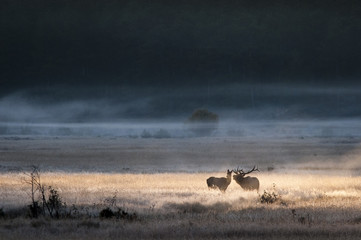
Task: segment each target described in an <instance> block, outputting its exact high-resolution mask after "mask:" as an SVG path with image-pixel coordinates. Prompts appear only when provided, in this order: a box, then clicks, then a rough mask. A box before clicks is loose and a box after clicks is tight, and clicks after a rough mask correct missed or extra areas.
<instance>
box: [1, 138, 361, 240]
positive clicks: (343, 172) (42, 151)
mask: <svg viewBox="0 0 361 240" xmlns="http://www.w3.org/2000/svg"><path fill="white" fill-rule="evenodd" d="M0 151H1V154H0V171H1V173H0V208H2V210H3V215H2V216H0V239H81V238H86V239H124V238H132V239H144V238H148V239H149V238H150V239H154V238H156V239H201V238H207V239H309V238H315V239H359V238H360V237H361V228H360V224H361V198H360V197H361V174H360V171H361V160H360V159H359V156H360V153H361V152H360V139H359V138H355V137H343V138H340V137H338V138H303V137H300V138H279V139H271V138H263V139H262V138H239V137H238V138H230V137H227V138H179V139H173V138H172V139H131V138H105V137H102V138H51V137H48V138H44V137H37V138H34V137H2V138H1V139H0ZM32 164H34V165H37V166H39V168H40V170H41V180H42V182H43V183H44V184H46V185H47V186H52V187H54V188H56V189H57V190H58V192H59V195H60V197H61V199H62V201H64V202H66V208H64V209H63V215H62V216H61V217H60V218H59V219H51V218H50V217H49V216H45V217H43V216H40V217H39V218H30V217H27V212H28V210H27V205H29V204H31V197H30V192H31V189H30V186H29V185H28V184H26V183H24V178H26V175H25V174H24V173H23V172H29V171H30V169H31V168H30V167H29V166H30V165H32ZM254 165H257V166H258V168H259V170H260V172H254V173H252V174H250V175H251V176H255V177H257V178H258V179H259V181H260V184H261V186H260V190H259V192H258V193H257V192H255V191H254V192H246V191H244V190H242V189H241V187H240V186H239V185H238V184H237V183H236V182H234V181H232V182H231V184H230V185H229V187H228V188H227V191H226V193H224V194H223V193H221V192H220V191H218V190H209V189H208V187H207V185H206V179H207V178H208V177H210V176H215V177H225V176H226V170H227V169H232V168H237V167H238V166H239V167H242V168H244V169H246V170H248V169H250V168H251V167H253V166H254ZM265 193H267V194H270V196H273V197H274V200H275V201H274V202H273V203H271V202H269V203H262V201H261V197H262V195H263V196H265V195H264V194H265ZM108 207H109V208H110V209H113V210H114V211H115V210H116V209H118V208H121V209H122V211H124V212H126V213H127V214H128V215H129V216H134V217H131V218H129V217H126V218H115V217H113V218H109V219H104V218H100V217H99V215H100V212H101V211H102V210H103V209H105V208H108Z"/></svg>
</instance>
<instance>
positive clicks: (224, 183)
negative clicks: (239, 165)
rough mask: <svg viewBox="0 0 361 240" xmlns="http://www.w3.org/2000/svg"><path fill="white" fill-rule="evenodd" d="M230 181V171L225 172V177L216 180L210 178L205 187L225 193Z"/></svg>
mask: <svg viewBox="0 0 361 240" xmlns="http://www.w3.org/2000/svg"><path fill="white" fill-rule="evenodd" d="M231 181H232V170H231V171H229V170H227V177H226V178H225V177H222V178H216V177H210V178H208V179H207V185H208V188H209V189H210V188H212V189H217V188H218V189H219V190H221V192H225V191H226V189H227V187H228V185H229V184H230V183H231Z"/></svg>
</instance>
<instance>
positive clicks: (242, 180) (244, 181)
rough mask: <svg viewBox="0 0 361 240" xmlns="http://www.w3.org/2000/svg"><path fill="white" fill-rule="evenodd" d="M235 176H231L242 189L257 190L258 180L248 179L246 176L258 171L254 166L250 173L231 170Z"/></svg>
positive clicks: (254, 178) (241, 170)
mask: <svg viewBox="0 0 361 240" xmlns="http://www.w3.org/2000/svg"><path fill="white" fill-rule="evenodd" d="M232 171H233V172H234V174H235V175H233V179H234V180H235V181H236V182H237V183H238V184H239V185H240V186H241V187H242V188H243V189H244V190H248V191H252V190H257V192H258V190H259V180H258V178H256V177H249V176H247V177H246V175H247V174H250V173H251V172H254V171H258V172H259V170H258V168H256V166H254V167H253V168H252V169H251V170H250V171H248V172H244V171H243V169H239V168H237V170H236V169H233V170H232Z"/></svg>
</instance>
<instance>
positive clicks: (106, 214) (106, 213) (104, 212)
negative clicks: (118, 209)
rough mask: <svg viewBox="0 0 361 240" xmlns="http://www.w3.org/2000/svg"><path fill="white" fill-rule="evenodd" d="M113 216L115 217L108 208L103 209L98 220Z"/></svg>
mask: <svg viewBox="0 0 361 240" xmlns="http://www.w3.org/2000/svg"><path fill="white" fill-rule="evenodd" d="M114 216H115V214H114V212H113V211H112V210H111V209H110V208H109V207H107V208H104V209H103V210H101V211H100V213H99V217H100V218H112V217H114Z"/></svg>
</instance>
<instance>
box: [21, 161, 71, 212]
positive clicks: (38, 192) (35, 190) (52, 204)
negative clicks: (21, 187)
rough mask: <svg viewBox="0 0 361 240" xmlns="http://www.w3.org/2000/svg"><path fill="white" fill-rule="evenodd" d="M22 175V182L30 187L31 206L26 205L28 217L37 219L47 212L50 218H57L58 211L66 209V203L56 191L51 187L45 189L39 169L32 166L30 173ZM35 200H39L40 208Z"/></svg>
mask: <svg viewBox="0 0 361 240" xmlns="http://www.w3.org/2000/svg"><path fill="white" fill-rule="evenodd" d="M24 174H25V176H26V177H25V178H23V179H22V181H23V182H24V183H26V184H29V185H30V186H31V204H30V205H28V208H29V214H28V215H29V216H30V217H32V218H37V217H38V216H39V214H45V212H46V210H47V212H48V213H49V215H50V217H52V218H53V217H56V218H59V210H60V209H61V208H63V207H66V203H65V202H63V201H62V200H61V198H60V196H59V193H58V191H57V190H55V189H54V188H52V187H51V186H49V187H48V188H46V186H45V184H43V183H42V182H41V177H40V169H39V167H38V166H34V165H33V166H31V171H30V173H24ZM46 189H47V190H48V191H49V192H48V195H49V197H48V200H46V195H47V192H46ZM36 199H41V201H42V206H40V205H39V201H37V200H36ZM54 214H55V216H54Z"/></svg>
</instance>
